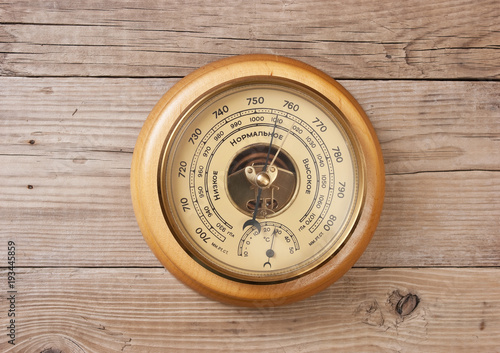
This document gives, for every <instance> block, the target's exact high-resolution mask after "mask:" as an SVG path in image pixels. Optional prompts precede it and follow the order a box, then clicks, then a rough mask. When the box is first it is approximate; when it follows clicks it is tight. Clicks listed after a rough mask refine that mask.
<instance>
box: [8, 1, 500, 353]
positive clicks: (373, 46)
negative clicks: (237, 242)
mask: <svg viewBox="0 0 500 353" xmlns="http://www.w3.org/2000/svg"><path fill="white" fill-rule="evenodd" d="M498 18H500V7H499V6H498V1H495V0H479V1H475V2H471V1H468V0H467V1H465V0H443V1H422V0H420V1H417V0H410V1H405V2H400V1H395V0H383V1H368V0H359V1H354V2H345V1H344V2H340V1H337V0H335V1H326V0H311V1H291V0H290V1H289V0H283V1H274V0H271V1H264V0H257V1H242V0H238V1H229V0H222V1H201V0H187V1H164V0H160V1H157V0H154V1H153V0H145V1H137V0H125V1H118V0H111V1H106V2H99V1H91V0H82V1H63V0H55V1H31V0H18V1H5V2H2V3H1V4H0V107H1V108H0V165H1V166H2V167H1V168H0V242H1V244H0V297H1V300H0V323H1V327H3V328H4V329H1V330H0V337H1V338H0V351H2V352H4V351H5V352H21V353H24V352H30V353H31V352H37V353H38V352H43V353H55V352H57V353H59V352H63V353H68V352H85V353H93V352H96V353H101V352H106V353H107V352H127V351H130V352H183V351H193V352H199V351H212V352H219V351H243V352H245V351H271V352H288V353H290V352H329V351H341V352H450V351H453V352H500V338H499V337H500V332H499V328H500V322H499V321H500V303H499V299H498V298H499V297H500V296H499V294H500V293H499V288H500V287H499V285H498V278H499V275H500V273H499V272H498V271H499V266H500V255H499V254H500V240H499V239H500V233H499V229H500V221H499V220H500V205H499V202H500V201H499V200H500V177H499V175H500V174H499V170H500V146H499V144H500V125H499V124H500V103H499V102H500V99H499V97H500V86H499V84H500V82H498V81H499V78H500V51H499V43H500V22H499V21H498ZM246 53H268V54H278V55H285V56H290V57H292V58H295V59H299V60H303V61H305V62H307V63H309V64H311V65H313V66H316V67H317V68H319V69H321V70H323V71H325V72H326V73H327V74H329V75H331V76H332V77H334V78H340V79H345V80H343V81H341V83H342V84H343V85H344V86H345V87H346V88H347V89H349V90H350V91H351V93H352V94H353V95H354V97H355V98H356V99H357V100H358V101H359V102H360V103H361V105H362V106H363V108H364V109H365V110H366V112H367V114H368V116H369V117H370V120H371V121H372V123H373V125H374V126H375V129H376V131H377V134H378V137H379V139H380V141H381V143H382V149H383V153H384V157H385V166H386V172H387V173H388V175H387V190H386V202H385V205H384V210H383V212H382V219H381V222H380V225H379V227H378V230H377V232H376V234H375V236H374V238H373V240H372V242H371V243H370V245H369V247H368V249H367V251H366V252H365V253H364V254H363V256H362V258H361V259H360V260H359V261H358V263H357V268H354V269H352V270H351V271H349V272H348V273H347V275H346V276H344V277H343V278H342V279H341V280H340V281H339V282H337V283H336V284H334V285H333V286H331V287H330V288H328V289H327V290H326V291H325V292H322V293H320V294H318V295H316V296H314V297H312V298H310V299H308V300H306V301H304V302H299V303H296V304H294V305H291V306H285V307H281V308H276V309H270V308H263V307H258V308H255V309H241V308H233V307H230V306H224V305H222V304H219V303H217V302H213V301H210V300H208V299H205V298H203V297H201V296H199V295H198V294H196V293H195V292H193V291H191V290H190V289H188V288H186V287H184V286H183V285H182V284H180V283H179V282H177V281H176V280H175V279H174V278H173V277H172V276H171V275H170V274H169V273H168V272H166V271H165V270H164V269H163V268H162V267H161V265H160V264H159V262H158V261H157V260H156V259H155V258H154V256H153V255H152V253H151V251H150V250H149V249H148V247H147V246H146V244H145V242H144V241H143V240H142V236H141V234H140V232H139V229H138V227H137V225H136V221H135V218H134V214H133V211H132V207H131V201H130V196H129V170H130V161H131V153H132V150H133V147H134V143H135V140H136V138H137V135H138V133H139V130H140V128H141V126H142V124H143V122H144V120H145V118H146V116H147V114H148V112H149V111H150V110H151V108H152V107H153V105H154V103H155V102H156V101H158V99H159V98H160V97H161V95H162V94H163V93H164V92H165V91H166V90H167V89H168V88H169V87H171V86H172V85H173V84H174V83H175V82H176V81H177V80H178V79H179V78H181V77H183V76H185V75H186V74H188V73H189V72H191V71H193V70H194V69H196V68H198V67H200V66H202V65H204V64H206V63H209V62H212V61H214V60H217V59H220V58H222V57H228V56H231V55H236V54H246ZM8 240H14V241H15V242H16V246H17V252H16V266H17V267H16V272H17V281H16V285H17V288H16V289H17V290H18V293H17V302H16V304H17V306H16V310H17V313H18V317H16V319H17V320H18V321H17V329H18V330H17V340H16V342H17V344H16V346H11V345H10V344H7V343H6V342H7V339H8V336H7V335H6V327H7V325H6V323H7V318H8V317H7V305H8V296H7V280H6V278H7V274H6V267H7V254H6V247H5V244H6V243H7V241H8ZM2 244H3V245H2ZM415 305H416V306H415Z"/></svg>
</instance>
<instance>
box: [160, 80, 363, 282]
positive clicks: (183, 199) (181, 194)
mask: <svg viewBox="0 0 500 353" xmlns="http://www.w3.org/2000/svg"><path fill="white" fill-rule="evenodd" d="M322 101H323V100H322V99H321V98H320V97H319V96H317V95H315V94H314V93H313V92H310V91H308V90H307V89H306V88H304V87H300V86H296V87H292V86H290V85H287V84H286V83H285V82H279V81H276V82H272V83H269V82H267V83H260V82H254V83H245V84H241V85H238V86H236V87H233V86H229V87H223V88H221V89H220V91H218V92H215V93H214V94H211V95H209V96H207V97H201V98H200V102H199V104H197V105H195V106H194V107H193V109H191V110H190V111H188V112H187V114H185V115H184V116H183V117H182V118H181V120H180V121H179V122H178V124H177V126H176V127H175V129H174V131H173V133H172V134H171V137H170V139H169V141H168V143H167V145H166V148H165V150H164V154H163V156H164V158H163V160H162V164H161V168H160V171H159V173H160V175H159V176H160V185H161V200H162V205H163V210H164V213H165V215H166V218H167V220H168V222H169V225H170V227H171V228H172V230H173V231H174V235H175V236H176V238H177V240H178V241H179V242H180V243H181V244H182V245H183V246H184V247H185V249H186V250H187V251H188V252H190V254H191V255H192V256H194V257H195V258H196V259H197V260H199V261H200V263H202V264H203V265H204V266H205V267H207V268H210V269H212V270H214V271H217V272H220V273H221V274H223V275H225V276H227V277H230V278H233V279H235V280H244V281H250V282H273V281H283V280H290V279H293V278H295V277H296V276H300V275H301V274H303V273H307V272H308V271H310V270H311V269H314V267H316V266H319V265H321V263H322V262H323V261H325V260H326V259H327V258H329V257H330V256H331V255H333V254H334V252H335V251H336V250H337V249H338V248H339V247H340V246H341V245H342V243H343V242H344V241H345V240H346V238H347V237H348V236H349V232H350V229H351V228H352V226H353V224H354V223H355V220H356V218H357V214H358V213H359V208H360V205H361V204H362V200H363V188H362V187H360V185H362V177H363V167H362V164H361V163H360V157H359V156H358V154H359V153H358V149H357V144H356V141H355V140H354V139H353V137H352V134H350V133H349V126H348V124H347V122H346V121H345V119H344V117H343V116H342V115H341V114H340V113H339V112H337V111H335V110H333V109H331V107H328V106H325V104H324V102H322ZM329 108H330V109H329Z"/></svg>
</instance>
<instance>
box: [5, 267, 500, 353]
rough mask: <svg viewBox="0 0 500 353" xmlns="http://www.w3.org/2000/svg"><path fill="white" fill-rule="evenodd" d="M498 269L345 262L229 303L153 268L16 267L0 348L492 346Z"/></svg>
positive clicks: (498, 333) (498, 324)
mask: <svg viewBox="0 0 500 353" xmlns="http://www.w3.org/2000/svg"><path fill="white" fill-rule="evenodd" d="M0 274H1V277H2V278H5V270H1V271H0ZM499 276H500V269H498V268H492V269H484V268H483V269H407V268H401V269H384V270H377V271H373V270H364V269H353V270H351V271H349V272H348V273H347V275H346V276H344V277H343V278H342V279H341V280H340V281H339V282H337V283H336V284H334V285H333V286H331V287H330V288H328V289H327V290H325V291H324V292H322V293H320V294H318V295H316V296H314V297H312V298H309V299H307V300H305V301H302V302H299V303H296V304H293V305H290V306H285V307H278V308H268V307H262V306H260V305H259V303H256V306H255V308H236V307H232V306H226V305H222V304H219V303H217V302H212V301H210V300H209V299H205V298H203V297H201V296H200V295H198V294H196V293H195V292H193V291H191V290H190V289H188V288H186V287H185V286H183V285H182V284H180V283H179V282H178V281H176V280H175V279H173V278H172V277H171V276H170V275H169V274H168V273H166V272H165V271H164V270H163V269H138V268H130V269H127V268H117V269H109V268H107V269H81V268H80V269H78V268H73V269H70V268H66V269H54V268H52V269H51V268H44V269H18V275H17V281H16V289H17V294H16V317H15V320H16V345H15V346H12V345H10V344H8V343H7V340H8V339H9V338H8V337H7V335H5V334H2V336H1V338H0V350H1V351H2V352H59V351H61V352H145V351H147V352H166V351H168V352H171V351H175V352H181V351H182V352H201V351H234V352H254V351H255V350H256V349H262V348H263V347H265V351H267V352H281V351H286V352H319V351H321V352H325V351H342V352H396V351H398V352H414V351H425V352H436V351H453V352H498V351H499V350H500V339H499V337H500V299H499V298H500V287H499V286H498V277H499ZM89 279H92V280H89ZM0 283H1V290H2V293H5V286H6V283H5V281H1V282H0ZM7 305H8V301H6V300H2V301H1V302H0V312H7ZM4 330H5V328H4Z"/></svg>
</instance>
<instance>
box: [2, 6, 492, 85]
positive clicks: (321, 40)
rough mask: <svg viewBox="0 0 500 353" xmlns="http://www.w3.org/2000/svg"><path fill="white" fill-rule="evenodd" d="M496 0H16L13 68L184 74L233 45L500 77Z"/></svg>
mask: <svg viewBox="0 0 500 353" xmlns="http://www.w3.org/2000/svg"><path fill="white" fill-rule="evenodd" d="M499 17H500V8H499V7H498V3H497V2H496V1H495V0H481V1H474V2H470V1H463V0H448V1H438V2H432V3H430V2H426V1H424V2H422V1H417V0H412V1H406V2H405V3H404V4H402V3H401V2H400V1H396V0H386V1H376V2H374V1H369V0H363V1H357V2H356V4H352V5H349V4H346V3H345V2H342V1H322V0H314V1H307V2H304V1H297V2H295V1H271V2H269V1H263V0H259V1H242V0H239V1H230V0H225V1H217V2H208V3H207V2H206V1H201V0H190V1H180V2H178V1H175V2H174V1H142V2H140V3H137V2H136V1H126V2H122V1H106V2H102V3H101V2H95V1H79V2H78V3H75V2H67V1H63V0H58V1H50V2H46V1H38V2H33V1H15V2H5V3H3V4H1V5H0V23H1V24H2V27H1V32H0V43H1V49H0V52H1V53H2V54H1V56H0V72H1V73H2V75H8V76H54V75H56V76H120V77H121V76H126V77H131V76H134V77H153V76H154V77H157V76H162V77H180V76H184V75H186V74H188V73H189V72H191V71H192V70H194V69H196V68H198V67H200V66H202V65H204V64H207V63H209V62H212V61H215V60H217V59H220V58H222V57H225V56H229V55H236V54H250V53H266V54H278V55H284V56H290V57H292V58H296V59H299V60H303V61H306V62H307V63H309V64H311V65H313V66H317V67H320V68H322V69H323V70H324V71H326V72H327V73H328V74H330V75H331V76H333V77H336V78H363V79H366V78H383V79H387V78H397V79H401V78H420V79H426V78H433V79H436V78H437V79H439V78H451V79H455V78H474V79H477V78H483V79H498V78H499V77H500V51H499V43H500V23H499V21H498V18H499Z"/></svg>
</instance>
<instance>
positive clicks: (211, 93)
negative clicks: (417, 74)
mask: <svg viewBox="0 0 500 353" xmlns="http://www.w3.org/2000/svg"><path fill="white" fill-rule="evenodd" d="M246 86H251V87H254V86H265V87H266V88H273V87H277V88H281V89H282V90H288V91H292V92H293V93H294V94H300V95H302V97H304V98H305V99H307V100H308V101H310V102H312V104H315V105H317V106H319V107H321V108H322V110H325V111H326V112H328V116H329V117H330V119H331V120H332V121H333V123H334V124H335V125H336V126H337V128H339V130H340V131H341V134H342V135H343V136H344V138H345V139H348V140H349V143H348V146H350V149H351V151H350V153H351V156H352V158H353V159H354V161H355V165H354V170H355V178H356V180H357V185H356V187H355V191H354V197H353V199H355V204H354V205H351V206H350V207H349V209H350V210H349V215H348V217H347V218H346V221H345V222H344V224H343V225H342V227H341V230H340V231H339V234H340V235H338V236H337V237H335V238H334V239H333V240H332V241H331V243H333V244H330V242H329V244H328V251H326V252H324V253H322V254H321V256H319V257H318V258H315V259H314V260H310V259H311V258H309V259H307V261H303V262H306V263H307V265H305V266H301V267H299V268H298V269H297V270H295V271H289V272H286V273H283V274H281V275H274V276H261V277H258V276H247V275H244V274H242V273H239V272H237V271H234V270H230V269H228V267H230V266H224V265H223V262H222V261H220V260H219V259H215V258H213V257H211V256H207V255H206V254H204V253H203V252H202V251H200V250H199V249H198V248H196V247H195V246H193V244H192V243H191V242H190V241H189V240H188V239H186V236H185V235H184V234H186V233H188V232H187V231H186V230H185V229H184V227H183V226H182V224H181V222H180V221H179V219H178V217H177V216H176V215H175V214H174V210H173V207H170V206H172V202H169V199H168V191H167V190H166V185H167V181H168V180H169V179H170V178H171V172H170V170H168V171H167V165H168V157H169V156H171V155H172V148H173V143H174V141H175V139H176V136H177V134H178V133H179V131H180V130H182V127H183V126H184V125H185V124H186V123H187V122H189V120H191V117H192V115H193V114H194V113H196V111H198V110H199V109H201V108H202V106H203V105H206V104H209V102H210V100H212V99H213V98H215V97H218V96H219V95H221V94H223V93H224V92H227V91H228V90H235V91H236V90H239V89H240V88H242V87H246ZM364 175H365V165H364V157H363V154H362V152H361V149H360V148H359V142H358V141H357V139H356V137H355V136H354V134H353V133H352V131H351V127H350V125H349V120H348V119H347V118H346V117H345V116H344V114H343V113H342V112H341V111H340V110H339V109H338V107H336V106H335V104H333V103H332V102H331V101H329V100H328V99H326V98H325V97H324V96H322V95H321V94H320V93H318V92H316V91H315V90H313V89H311V88H310V87H307V86H305V85H303V84H301V83H300V82H297V81H292V80H287V79H283V78H279V77H272V76H269V77H267V76H266V77H263V76H248V77H241V78H238V79H236V80H231V81H228V82H225V83H222V84H220V85H218V86H216V87H211V88H210V89H208V90H207V91H206V92H205V94H203V95H200V96H198V97H197V99H196V100H193V102H191V104H190V105H189V107H188V108H187V109H186V110H185V111H184V112H182V113H181V114H179V116H178V117H177V118H176V122H175V124H174V125H173V127H172V129H171V130H170V132H169V133H168V139H167V140H166V141H165V143H164V146H163V149H162V153H161V157H160V162H159V163H158V185H159V190H158V197H159V200H160V204H161V207H162V212H163V215H164V217H165V221H166V223H167V225H168V227H169V228H170V230H171V232H172V234H173V235H174V237H175V239H176V240H177V242H178V243H179V245H180V246H181V247H182V248H183V249H184V250H185V251H186V252H187V253H188V254H189V255H190V256H191V257H192V258H193V259H194V260H195V261H196V262H198V263H199V264H200V265H202V266H203V267H204V268H206V269H208V270H209V271H212V272H214V273H215V274H217V275H220V276H222V277H224V278H227V279H229V280H232V281H236V282H242V283H249V284H258V285H263V284H275V283H282V282H287V281H291V280H294V279H297V278H300V277H302V276H304V275H307V274H308V273H311V272H312V271H314V270H315V269H317V268H319V267H321V266H322V265H323V264H324V263H325V262H327V261H328V260H329V259H330V258H331V257H333V256H335V254H336V253H337V252H338V251H339V250H340V249H341V248H342V246H343V245H344V244H345V242H346V241H347V240H348V238H349V237H350V236H351V234H352V232H353V230H354V228H355V226H356V223H357V220H358V218H359V216H360V212H361V209H362V206H363V203H364V197H365V192H364V190H365V185H364ZM296 191H297V190H296ZM301 263H302V262H301Z"/></svg>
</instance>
